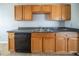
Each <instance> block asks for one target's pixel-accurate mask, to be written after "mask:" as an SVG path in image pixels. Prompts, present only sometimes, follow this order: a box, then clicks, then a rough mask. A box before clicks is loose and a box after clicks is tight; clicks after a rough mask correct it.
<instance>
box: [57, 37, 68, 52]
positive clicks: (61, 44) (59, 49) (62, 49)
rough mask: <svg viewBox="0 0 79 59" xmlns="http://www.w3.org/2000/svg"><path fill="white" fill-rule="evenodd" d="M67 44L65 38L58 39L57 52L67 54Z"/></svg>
mask: <svg viewBox="0 0 79 59" xmlns="http://www.w3.org/2000/svg"><path fill="white" fill-rule="evenodd" d="M66 43H67V41H66V39H65V38H56V52H67V45H66Z"/></svg>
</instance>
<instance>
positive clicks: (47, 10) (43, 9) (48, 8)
mask: <svg viewBox="0 0 79 59" xmlns="http://www.w3.org/2000/svg"><path fill="white" fill-rule="evenodd" d="M41 12H42V13H50V12H51V5H41Z"/></svg>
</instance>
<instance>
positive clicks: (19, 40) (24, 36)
mask: <svg viewBox="0 0 79 59" xmlns="http://www.w3.org/2000/svg"><path fill="white" fill-rule="evenodd" d="M15 51H16V52H25V53H30V52H31V33H15Z"/></svg>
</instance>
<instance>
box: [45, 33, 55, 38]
mask: <svg viewBox="0 0 79 59" xmlns="http://www.w3.org/2000/svg"><path fill="white" fill-rule="evenodd" d="M44 35H45V37H53V38H55V33H45V34H44Z"/></svg>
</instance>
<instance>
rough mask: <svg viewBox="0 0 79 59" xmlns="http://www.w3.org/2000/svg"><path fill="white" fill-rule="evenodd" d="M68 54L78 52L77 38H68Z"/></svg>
mask: <svg viewBox="0 0 79 59" xmlns="http://www.w3.org/2000/svg"><path fill="white" fill-rule="evenodd" d="M68 52H78V38H69V40H68Z"/></svg>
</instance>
